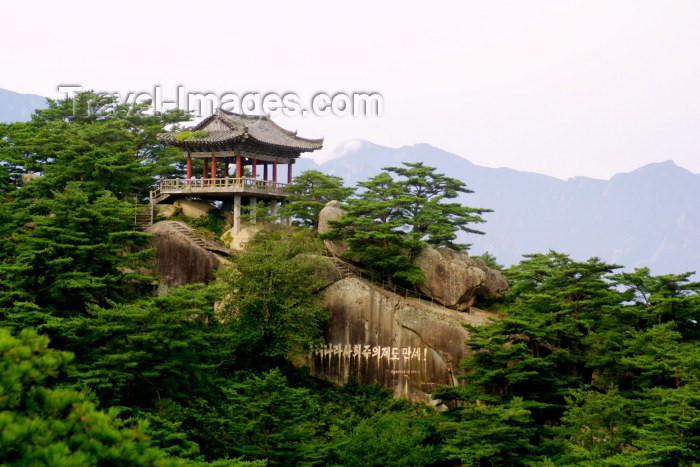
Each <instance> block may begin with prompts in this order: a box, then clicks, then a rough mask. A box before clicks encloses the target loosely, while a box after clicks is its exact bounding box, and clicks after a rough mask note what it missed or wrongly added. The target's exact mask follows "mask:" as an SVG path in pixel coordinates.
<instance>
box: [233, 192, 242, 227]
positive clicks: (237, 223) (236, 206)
mask: <svg viewBox="0 0 700 467" xmlns="http://www.w3.org/2000/svg"><path fill="white" fill-rule="evenodd" d="M239 233H241V195H235V196H234V197H233V234H234V235H238V234H239Z"/></svg>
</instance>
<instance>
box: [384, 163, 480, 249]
mask: <svg viewBox="0 0 700 467" xmlns="http://www.w3.org/2000/svg"><path fill="white" fill-rule="evenodd" d="M403 165H404V166H403V167H387V168H385V169H384V170H386V171H387V172H389V173H390V174H392V176H393V177H394V178H395V181H394V183H395V185H396V187H397V188H398V192H399V193H400V195H399V196H398V198H397V199H396V200H394V205H395V207H396V208H397V209H398V213H397V215H398V217H400V218H402V219H404V222H405V224H406V226H408V228H409V230H410V234H411V236H412V237H413V238H414V241H415V242H426V243H428V244H429V245H433V246H436V247H440V246H444V247H449V248H454V249H458V250H461V249H466V248H468V245H464V244H456V243H454V242H455V240H456V239H457V232H458V231H459V230H462V231H464V232H467V233H472V234H481V235H483V232H481V231H479V230H474V229H472V228H471V227H469V225H470V224H474V223H482V222H485V221H484V219H483V218H482V217H481V214H483V213H486V212H492V211H491V210H490V209H482V208H470V207H467V206H463V205H462V204H460V203H458V202H450V201H449V200H454V199H456V198H457V197H458V196H459V194H460V193H473V191H472V190H469V189H468V188H467V186H466V185H465V184H464V182H462V181H461V180H457V179H456V178H450V177H446V176H445V175H444V174H440V173H436V172H435V168H434V167H428V166H425V165H423V163H422V162H415V163H408V162H404V163H403Z"/></svg>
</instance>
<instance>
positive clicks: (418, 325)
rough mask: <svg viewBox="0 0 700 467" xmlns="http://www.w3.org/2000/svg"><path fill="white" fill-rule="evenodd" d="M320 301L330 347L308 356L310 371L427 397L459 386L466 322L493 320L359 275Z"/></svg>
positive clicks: (413, 397)
mask: <svg viewBox="0 0 700 467" xmlns="http://www.w3.org/2000/svg"><path fill="white" fill-rule="evenodd" d="M323 300H324V304H325V306H326V308H327V309H328V310H329V312H330V314H331V319H330V323H329V325H328V328H327V330H326V336H325V337H326V342H327V343H326V345H324V346H322V347H319V348H316V349H314V351H313V352H312V355H311V362H310V365H311V372H312V374H313V375H315V376H317V377H320V378H323V379H326V380H329V381H332V382H334V383H336V384H343V383H345V382H347V380H348V378H350V377H351V376H352V377H354V378H356V379H357V380H358V381H360V382H362V383H366V384H370V383H373V384H380V385H382V386H384V387H387V388H389V389H391V390H392V391H393V393H394V395H395V396H396V397H403V398H408V399H409V400H413V401H424V402H427V403H431V402H432V400H431V398H430V394H431V393H432V392H433V391H434V390H435V388H436V387H437V386H440V385H449V386H452V385H457V384H458V380H457V378H456V376H457V374H458V373H459V372H460V368H459V361H460V360H461V359H463V358H465V357H467V356H468V354H469V350H468V349H467V346H466V345H465V341H466V340H467V339H468V338H469V334H468V333H467V331H466V330H465V329H464V327H463V324H465V323H469V324H472V325H475V326H478V325H484V324H488V323H489V322H491V321H492V320H493V319H495V316H494V315H492V314H490V313H488V312H484V311H481V310H473V312H472V313H461V312H458V311H454V310H449V309H447V308H445V307H442V306H440V305H437V304H431V303H429V302H425V301H423V300H419V299H416V298H405V297H402V296H400V295H397V294H394V293H392V292H389V291H386V290H383V289H381V288H378V287H376V286H374V285H372V284H370V283H368V282H365V281H363V280H361V279H359V278H356V277H348V278H346V279H342V280H340V281H338V282H336V283H335V284H333V285H331V286H330V287H329V288H328V289H326V291H325V292H324V297H323Z"/></svg>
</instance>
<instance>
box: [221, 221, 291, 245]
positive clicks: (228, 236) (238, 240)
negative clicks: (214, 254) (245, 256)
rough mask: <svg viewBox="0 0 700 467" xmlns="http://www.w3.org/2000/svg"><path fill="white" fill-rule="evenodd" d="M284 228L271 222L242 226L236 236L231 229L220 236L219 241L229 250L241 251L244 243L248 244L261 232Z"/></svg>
mask: <svg viewBox="0 0 700 467" xmlns="http://www.w3.org/2000/svg"><path fill="white" fill-rule="evenodd" d="M282 228H284V226H282V225H281V224H277V223H271V222H257V223H255V224H247V223H246V224H242V225H241V231H240V232H238V234H236V233H235V231H234V229H233V228H231V229H229V230H227V231H226V232H224V233H223V234H222V235H221V238H220V240H221V241H222V242H223V244H224V245H225V246H226V247H227V248H228V249H229V250H235V251H242V250H243V249H245V245H246V243H248V242H250V241H251V240H252V239H253V238H254V237H255V236H256V235H257V234H258V233H259V232H260V231H262V230H278V229H282Z"/></svg>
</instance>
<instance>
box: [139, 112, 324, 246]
mask: <svg viewBox="0 0 700 467" xmlns="http://www.w3.org/2000/svg"><path fill="white" fill-rule="evenodd" d="M158 139H159V140H160V141H162V142H164V143H167V144H170V145H172V146H175V147H178V148H180V149H182V150H183V152H184V153H185V154H186V157H187V176H186V178H184V179H163V180H161V181H160V189H159V190H156V191H155V192H153V193H152V194H151V206H153V205H154V204H159V203H164V204H171V203H172V202H174V201H175V200H176V199H178V198H189V197H197V198H207V199H213V200H221V201H224V202H226V203H229V202H231V201H232V202H233V228H234V232H235V233H238V232H240V229H241V203H244V202H248V203H249V205H250V207H251V208H255V207H256V206H257V203H258V200H262V201H264V202H265V203H269V204H270V209H271V214H272V216H273V218H274V217H276V216H277V208H278V205H279V204H280V203H284V201H285V199H286V198H287V197H288V196H289V194H288V193H287V191H286V184H289V183H292V167H293V165H294V162H295V161H296V159H298V158H299V156H300V155H301V153H303V152H310V151H315V150H317V149H321V147H322V146H323V139H307V138H302V137H300V136H297V134H296V132H292V131H288V130H285V129H284V128H282V127H280V126H279V125H277V124H276V123H274V122H273V121H272V120H270V117H269V116H248V115H240V114H236V113H232V112H227V111H225V110H222V109H218V110H217V111H216V112H215V113H214V114H213V115H211V116H210V117H207V118H206V119H204V120H203V121H201V122H200V123H199V124H197V125H196V126H194V127H192V128H188V129H186V130H181V131H174V132H169V133H161V134H159V135H158ZM193 159H200V160H201V161H202V163H203V171H202V175H201V178H197V177H195V176H193V173H192V161H193ZM279 164H286V165H287V177H286V183H280V182H278V179H277V175H278V171H279V170H278V165H279ZM232 166H233V173H231V170H230V168H231V167H232ZM245 167H248V168H249V174H245V172H244V168H245ZM260 169H262V170H260ZM261 172H262V173H261ZM246 175H249V176H246ZM250 221H251V223H255V209H251V215H250Z"/></svg>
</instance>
